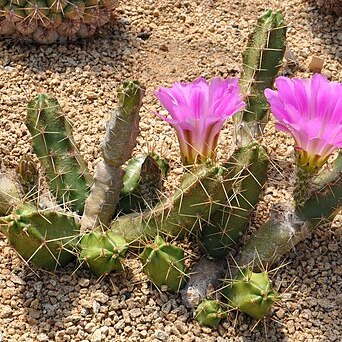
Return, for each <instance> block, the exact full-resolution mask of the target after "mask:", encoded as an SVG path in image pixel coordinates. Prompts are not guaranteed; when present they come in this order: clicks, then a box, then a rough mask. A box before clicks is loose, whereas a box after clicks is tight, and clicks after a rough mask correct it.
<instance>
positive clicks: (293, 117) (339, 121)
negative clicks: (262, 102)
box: [265, 74, 342, 172]
mask: <svg viewBox="0 0 342 342" xmlns="http://www.w3.org/2000/svg"><path fill="white" fill-rule="evenodd" d="M276 87H277V89H278V91H274V90H271V89H266V90H265V96H266V98H267V100H268V102H269V103H270V104H271V110H272V113H273V115H274V116H275V117H276V119H277V120H278V122H277V123H276V128H277V129H278V130H280V131H285V132H289V133H291V134H292V136H293V137H294V139H295V141H296V147H295V148H296V150H297V157H298V160H299V164H300V165H301V166H302V167H303V168H304V169H306V170H307V171H309V172H314V171H315V170H317V169H318V168H320V167H321V166H322V165H323V164H324V163H325V162H326V160H327V159H328V157H329V155H330V154H331V153H332V152H333V151H334V150H336V149H337V148H340V147H342V84H341V83H338V82H329V81H328V80H327V78H326V77H325V76H323V75H320V74H315V75H314V76H313V77H312V78H311V79H298V78H294V79H289V78H286V77H278V78H277V79H276Z"/></svg>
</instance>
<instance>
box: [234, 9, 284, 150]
mask: <svg viewBox="0 0 342 342" xmlns="http://www.w3.org/2000/svg"><path fill="white" fill-rule="evenodd" d="M285 39H286V24H285V21H284V16H283V14H282V13H281V12H280V11H277V12H272V11H271V10H268V11H266V13H265V14H264V15H263V16H261V17H260V18H259V19H258V21H257V25H256V27H255V29H254V31H253V32H252V33H251V35H250V36H249V39H248V43H247V48H246V50H245V53H244V54H243V72H242V75H241V80H240V84H241V87H242V91H243V93H244V94H246V102H247V106H246V108H245V109H244V111H243V112H242V113H241V114H240V115H236V116H235V119H236V121H237V122H238V123H239V124H241V128H240V130H239V131H238V133H239V134H240V136H239V137H238V140H240V143H242V144H245V143H246V141H247V142H248V141H250V140H251V139H252V140H253V138H257V137H259V136H260V135H261V134H262V132H263V129H264V127H265V125H266V123H267V121H268V112H269V109H268V108H269V105H268V102H267V100H266V98H265V95H264V90H265V89H266V88H272V87H273V83H274V80H275V78H276V76H277V74H278V71H279V69H280V67H281V65H282V59H283V56H284V53H285Z"/></svg>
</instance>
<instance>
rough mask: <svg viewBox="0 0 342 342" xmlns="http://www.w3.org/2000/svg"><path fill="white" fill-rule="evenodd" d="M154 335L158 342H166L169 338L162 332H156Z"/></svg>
mask: <svg viewBox="0 0 342 342" xmlns="http://www.w3.org/2000/svg"><path fill="white" fill-rule="evenodd" d="M154 335H155V336H156V338H157V339H158V340H160V341H167V340H168V338H169V335H168V334H167V333H166V332H165V331H163V330H157V331H156V332H155V333H154Z"/></svg>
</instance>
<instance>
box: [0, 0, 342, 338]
mask: <svg viewBox="0 0 342 342" xmlns="http://www.w3.org/2000/svg"><path fill="white" fill-rule="evenodd" d="M123 3H124V4H122V5H121V7H120V8H119V9H118V11H117V23H116V24H115V25H114V26H113V27H111V28H110V29H108V30H105V31H103V32H102V33H101V34H99V35H98V36H96V37H95V38H93V39H90V40H87V41H79V42H74V43H70V44H69V45H64V46H57V45H52V46H36V45H27V44H24V43H22V44H18V43H14V42H13V41H11V40H10V39H7V38H3V39H2V40H0V55H1V56H2V58H1V60H0V90H1V95H0V96H1V97H0V99H1V114H0V116H1V123H0V127H1V129H0V132H1V133H0V134H1V138H0V158H1V159H0V160H1V163H2V168H3V169H7V170H11V169H13V168H15V166H16V165H17V163H18V160H19V158H20V156H21V155H23V154H25V153H31V147H30V144H29V139H30V137H29V134H28V131H27V129H26V127H25V125H24V123H23V122H24V117H25V107H26V103H27V100H28V99H29V98H31V97H32V96H34V95H35V94H36V93H37V92H40V91H47V92H49V93H51V94H55V95H56V96H57V98H58V99H59V101H60V103H61V105H62V107H63V108H64V110H65V113H66V115H67V116H68V117H69V118H70V119H71V120H72V122H73V123H74V135H75V138H76V140H77V141H78V142H79V145H80V149H81V152H82V153H83V155H84V157H85V159H86V161H87V162H88V166H89V168H90V169H91V170H93V167H94V165H95V164H96V162H97V161H98V160H99V158H100V154H99V141H100V139H101V137H102V134H103V132H104V124H105V121H106V119H107V117H108V112H109V110H110V109H111V108H113V107H114V105H115V102H116V99H115V89H116V88H117V87H118V85H119V84H120V82H121V81H123V80H125V79H131V78H134V79H137V80H139V81H140V82H141V83H142V84H144V85H146V88H147V89H146V97H145V100H144V106H143V109H142V120H141V137H140V138H139V144H138V147H137V149H138V150H146V149H151V148H154V149H156V151H157V152H159V153H160V152H162V153H163V154H164V155H165V156H166V157H167V158H170V159H171V164H172V167H173V172H172V174H171V176H170V178H169V183H170V184H171V185H172V184H173V183H174V182H175V181H176V179H177V175H178V174H179V171H180V170H181V169H180V168H179V157H178V147H177V144H176V143H175V141H176V140H175V136H174V133H173V131H172V130H171V128H170V127H168V126H167V124H165V123H163V122H161V121H160V120H155V118H154V117H153V114H151V112H150V111H151V109H152V108H153V109H158V104H157V101H156V99H155V98H154V97H153V90H155V89H156V88H157V87H158V86H160V85H170V84H171V83H172V82H174V81H179V80H192V79H194V78H195V77H198V76H200V75H201V76H205V77H213V76H217V75H219V76H222V77H227V76H238V75H239V71H240V65H241V52H242V50H243V48H244V45H245V43H246V38H247V35H248V32H249V29H250V28H251V27H252V26H253V24H254V23H255V19H256V18H257V17H258V16H259V15H260V14H262V13H263V11H264V10H265V9H266V8H267V7H268V6H270V4H274V5H275V4H277V3H278V1H261V0H254V1H246V0H239V1H228V0H191V1H177V0H161V1H154V0H142V1H139V2H138V3H139V5H137V2H136V1H133V0H126V1H123ZM314 5H315V3H314V1H303V0H287V1H284V2H282V5H281V6H282V7H283V9H284V10H285V14H286V18H287V21H288V22H289V25H290V29H289V34H288V48H289V49H290V50H291V51H292V52H293V54H294V55H295V57H296V60H297V63H298V68H297V70H296V75H298V76H309V73H308V69H307V68H308V64H309V62H310V60H311V58H312V56H318V57H321V58H323V59H324V60H325V68H324V70H323V72H324V73H325V74H327V75H328V76H329V77H331V79H334V80H339V81H341V80H342V64H341V59H342V58H341V57H342V33H341V28H342V18H340V19H337V18H334V17H332V16H323V15H322V14H320V13H319V12H318V11H317V9H316V8H315V6H314ZM275 137H276V138H275ZM266 140H267V145H268V148H269V152H270V154H271V157H272V158H273V165H274V166H273V168H272V169H271V170H270V182H269V184H268V185H267V187H266V189H265V195H264V197H263V200H262V201H261V203H260V205H259V207H258V208H257V210H256V213H255V215H254V216H255V217H254V220H253V222H254V224H253V225H252V227H251V232H253V230H255V229H257V227H258V226H259V224H260V223H261V222H263V221H264V220H265V219H267V215H268V210H269V208H270V207H271V205H272V203H275V202H277V201H288V200H289V199H290V190H291V187H289V186H288V184H289V181H290V180H291V177H292V174H293V168H292V166H291V163H292V162H293V159H292V150H293V149H292V147H291V146H292V141H291V140H290V139H288V138H287V137H285V135H284V134H282V133H275V132H274V129H273V126H272V125H270V127H269V129H268V130H267V134H266ZM230 141H231V125H230V124H227V125H226V127H225V129H224V132H223V134H222V139H221V146H220V147H221V148H220V155H221V156H222V157H227V155H228V152H227V151H229V150H230V148H229V143H230ZM276 166H277V167H278V168H282V169H283V171H282V172H281V173H279V172H277V171H276ZM341 235H342V218H341V216H338V217H337V219H336V220H335V222H334V224H333V227H332V228H328V229H327V228H324V227H322V228H321V229H319V230H318V231H317V232H315V233H314V234H313V236H312V237H311V238H310V239H308V240H307V241H306V242H304V243H301V244H300V245H298V246H297V248H296V250H295V251H293V252H292V253H291V254H290V255H289V256H288V258H287V259H286V260H284V263H287V265H286V266H285V267H283V268H281V269H279V270H278V272H276V274H275V275H274V276H273V280H274V282H275V284H276V286H277V287H278V288H279V291H280V292H281V293H283V301H282V302H281V303H279V305H278V306H277V307H275V308H274V309H273V311H272V312H271V314H270V316H269V317H267V318H266V319H265V320H263V321H262V322H260V323H259V324H257V325H256V322H255V321H253V320H250V319H249V318H247V317H246V316H244V315H239V316H238V317H235V315H233V316H232V317H230V318H229V319H228V320H227V321H225V322H224V323H223V324H221V325H220V326H219V328H218V329H217V330H211V329H209V328H206V327H201V326H199V325H198V324H197V323H196V322H194V321H193V320H191V313H190V312H189V311H188V310H187V309H186V308H185V307H184V306H183V305H182V303H181V301H180V296H178V295H171V294H168V293H160V292H159V291H158V290H156V289H155V288H154V287H153V286H152V285H151V284H150V283H149V282H148V281H147V279H146V277H145V276H144V275H143V274H142V272H141V265H140V264H139V262H138V261H136V260H128V261H127V264H126V272H122V273H120V274H111V275H109V276H107V277H106V278H105V279H103V280H101V281H97V279H95V278H94V277H92V276H91V275H90V273H89V272H88V271H87V270H83V269H77V265H76V264H72V265H70V266H68V267H67V268H66V269H64V270H61V271H59V272H58V273H57V274H55V275H53V274H48V273H46V272H42V271H37V270H36V269H30V268H28V267H26V266H25V265H24V264H23V263H22V262H21V261H20V260H19V258H18V257H17V256H16V255H15V253H14V252H13V251H12V250H11V248H10V247H8V245H7V243H6V240H5V238H4V237H3V236H0V251H1V252H0V295H1V296H0V341H17V342H18V341H83V342H85V341H91V342H97V341H98V342H99V341H145V340H146V341H244V342H247V341H338V340H340V338H341V335H342V331H341V330H342V328H341V327H342V316H341V311H340V307H341V304H342V295H341V283H342V282H341V278H342V265H341V252H340V251H341V247H342V246H341Z"/></svg>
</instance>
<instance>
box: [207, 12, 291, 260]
mask: <svg viewBox="0 0 342 342" xmlns="http://www.w3.org/2000/svg"><path fill="white" fill-rule="evenodd" d="M285 38H286V26H285V22H284V17H283V15H282V13H281V12H280V11H277V12H274V13H273V12H272V11H271V10H268V11H266V13H265V14H264V15H263V16H261V17H260V18H259V19H258V22H257V25H256V28H255V29H254V31H253V33H252V34H251V35H250V36H249V39H248V43H247V48H246V51H245V53H244V55H243V73H242V78H241V81H240V83H241V87H242V90H243V92H244V93H245V94H246V102H247V106H246V108H245V110H244V111H243V112H242V113H241V114H239V115H236V116H235V119H236V120H237V121H238V123H239V124H240V125H241V127H240V129H239V131H238V133H239V138H238V145H240V146H246V145H247V144H250V142H251V141H252V142H253V141H254V138H257V137H259V136H260V135H261V133H262V131H263V128H264V126H265V124H266V123H267V121H268V115H267V113H268V102H267V100H266V98H265V96H264V90H265V89H266V88H268V87H272V86H273V83H274V80H275V77H276V75H277V73H278V71H279V68H280V66H281V61H282V58H283V55H284V52H285ZM248 158H250V159H248ZM245 160H246V161H245V168H244V170H243V172H242V173H241V175H240V180H239V181H237V182H236V183H235V185H234V186H233V189H232V191H231V192H230V193H229V194H228V196H227V197H228V199H229V201H228V202H227V203H226V206H224V207H222V208H221V209H219V210H218V211H217V212H216V213H214V214H213V215H212V216H211V217H210V221H209V224H208V225H206V226H204V228H203V230H202V236H201V240H202V244H203V246H204V248H205V249H206V251H207V252H208V253H209V254H210V255H211V256H214V257H220V256H223V255H226V254H227V253H228V252H229V251H230V249H231V248H232V246H233V245H235V244H236V243H237V242H238V241H239V238H240V237H241V236H242V235H243V234H244V232H245V230H246V228H247V227H248V222H249V217H250V214H251V212H252V210H253V209H254V207H255V205H256V204H257V202H258V200H259V196H260V193H261V190H262V187H263V185H264V184H265V182H266V180H267V166H268V157H267V155H266V152H265V150H264V149H263V148H262V147H261V146H255V150H254V151H253V150H249V155H246V156H245Z"/></svg>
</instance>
